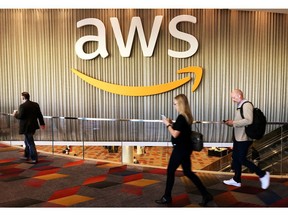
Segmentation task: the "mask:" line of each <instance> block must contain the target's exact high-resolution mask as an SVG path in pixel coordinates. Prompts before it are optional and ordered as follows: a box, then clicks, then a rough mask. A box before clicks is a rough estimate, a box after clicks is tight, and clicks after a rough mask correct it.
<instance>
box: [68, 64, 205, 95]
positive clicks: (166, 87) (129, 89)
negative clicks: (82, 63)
mask: <svg viewBox="0 0 288 216" xmlns="http://www.w3.org/2000/svg"><path fill="white" fill-rule="evenodd" d="M72 72H73V73H74V74H76V75H77V76H78V77H80V78H81V79H82V80H84V81H85V82H87V83H89V84H90V85H93V86H95V87H96V88H99V89H102V90H104V91H107V92H110V93H113V94H119V95H125V96H148V95H155V94H160V93H164V92H168V91H171V90H173V89H175V88H178V87H180V86H182V85H184V84H185V83H187V82H189V81H190V80H191V77H185V78H182V79H180V80H176V81H173V82H169V83H164V84H160V85H155V86H123V85H117V84H112V83H107V82H103V81H100V80H97V79H94V78H92V77H89V76H87V75H85V74H83V73H81V72H79V71H78V70H76V69H74V68H72ZM177 73H178V74H179V73H195V81H194V85H193V86H192V91H195V90H196V89H197V88H198V86H199V84H200V82H201V79H202V74H203V69H202V68H201V67H196V66H191V67H186V68H182V69H180V70H178V71H177Z"/></svg>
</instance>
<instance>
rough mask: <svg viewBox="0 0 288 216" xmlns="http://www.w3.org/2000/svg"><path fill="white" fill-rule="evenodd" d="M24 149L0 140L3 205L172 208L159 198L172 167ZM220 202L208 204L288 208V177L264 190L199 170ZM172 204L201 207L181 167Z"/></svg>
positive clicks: (249, 178)
mask: <svg viewBox="0 0 288 216" xmlns="http://www.w3.org/2000/svg"><path fill="white" fill-rule="evenodd" d="M21 151H22V150H21V149H19V148H16V147H10V146H7V145H4V144H0V187H1V189H2V190H1V196H0V207H121V208H123V207H141V208H142V207H150V208H151V207H154V208H155V207H167V206H161V205H160V206H159V205H158V204H156V203H155V202H154V200H156V199H158V198H160V197H161V195H162V194H163V192H164V189H165V181H166V170H165V169H160V168H150V167H142V166H138V165H135V166H133V165H131V166H127V165H123V164H120V163H104V162H97V161H88V160H85V161H83V160H79V159H77V158H69V157H61V156H55V155H54V156H53V155H51V154H47V153H40V154H39V163H38V164H29V163H27V162H26V161H23V160H20V159H19V157H20V156H22V152H21ZM197 174H198V175H199V177H200V178H201V180H202V181H203V183H204V184H205V185H206V186H207V188H208V190H209V192H210V193H211V194H213V196H214V200H213V201H212V202H210V203H209V204H208V207H217V208H220V207H221V208H222V207H288V179H287V178H277V177H275V176H272V178H271V185H270V187H269V188H268V189H267V190H262V189H261V187H260V182H259V179H258V177H256V176H255V175H248V174H247V175H244V176H243V180H242V187H241V188H236V187H233V186H226V185H224V184H223V183H222V181H223V180H224V179H227V178H231V174H230V173H225V174H222V173H209V172H204V171H203V172H200V171H199V172H197ZM176 176H177V177H176V179H175V185H174V188H173V202H172V205H171V206H170V207H185V208H188V207H192V208H193V207H196V208H200V206H199V204H198V203H199V202H201V196H200V194H199V192H198V191H197V189H196V188H195V186H194V185H193V184H192V183H191V182H190V181H189V180H188V179H187V178H186V177H184V176H183V174H182V172H181V170H179V171H177V173H176Z"/></svg>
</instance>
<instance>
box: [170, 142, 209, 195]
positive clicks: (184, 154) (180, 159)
mask: <svg viewBox="0 0 288 216" xmlns="http://www.w3.org/2000/svg"><path fill="white" fill-rule="evenodd" d="M190 155H191V151H190V152H189V151H185V150H183V149H179V148H177V147H174V149H173V151H172V154H171V157H170V160H169V164H168V168H167V181H166V189H165V194H164V196H165V197H172V195H171V193H172V188H173V185H174V181H175V172H176V170H177V168H178V167H179V166H180V165H181V166H182V169H183V173H184V175H185V176H187V177H188V178H189V179H190V180H191V181H192V182H193V183H194V184H195V186H196V187H197V188H198V190H199V191H200V193H201V194H202V195H203V196H205V195H207V193H208V192H207V190H206V188H205V186H204V185H203V184H202V182H201V180H200V179H199V177H198V176H197V175H196V174H195V173H194V172H192V171H191V159H190Z"/></svg>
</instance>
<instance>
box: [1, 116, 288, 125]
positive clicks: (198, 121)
mask: <svg viewBox="0 0 288 216" xmlns="http://www.w3.org/2000/svg"><path fill="white" fill-rule="evenodd" d="M1 115H7V116H12V114H10V113H1ZM43 117H44V118H47V119H51V118H53V119H72V120H73V119H74V120H88V121H128V122H162V120H149V119H116V118H90V117H70V116H43ZM193 123H196V124H223V121H200V120H195V121H193ZM267 124H269V125H275V124H277V125H281V124H283V125H284V124H288V122H267Z"/></svg>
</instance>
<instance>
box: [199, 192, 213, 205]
mask: <svg viewBox="0 0 288 216" xmlns="http://www.w3.org/2000/svg"><path fill="white" fill-rule="evenodd" d="M212 200H213V196H212V195H211V194H210V193H207V194H206V195H205V196H203V198H202V202H201V203H199V205H200V206H203V207H204V206H206V205H207V204H208V203H209V202H210V201H212Z"/></svg>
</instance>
